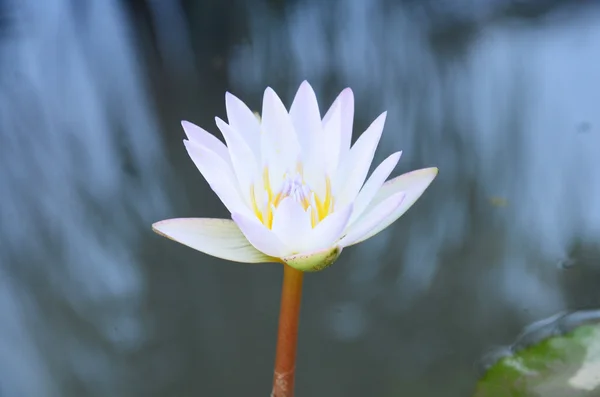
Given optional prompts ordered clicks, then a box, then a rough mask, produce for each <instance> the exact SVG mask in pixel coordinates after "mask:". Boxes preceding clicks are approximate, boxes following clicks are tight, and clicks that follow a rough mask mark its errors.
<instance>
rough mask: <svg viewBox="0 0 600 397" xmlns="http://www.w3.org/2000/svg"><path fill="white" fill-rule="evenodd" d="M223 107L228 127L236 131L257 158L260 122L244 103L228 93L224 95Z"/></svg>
mask: <svg viewBox="0 0 600 397" xmlns="http://www.w3.org/2000/svg"><path fill="white" fill-rule="evenodd" d="M225 106H226V108H227V120H228V121H229V125H230V126H231V128H233V129H234V130H236V131H238V133H239V134H240V135H241V136H242V138H244V140H245V141H246V143H247V145H248V146H249V147H250V148H251V149H252V151H253V152H254V154H255V155H256V156H258V155H259V154H260V122H259V121H258V119H257V118H256V116H255V115H254V113H253V112H252V110H250V108H248V106H246V104H245V103H244V102H242V101H241V100H240V99H238V98H237V97H236V96H235V95H233V94H231V93H229V92H227V93H226V94H225Z"/></svg>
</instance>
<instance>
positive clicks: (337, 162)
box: [153, 81, 437, 271]
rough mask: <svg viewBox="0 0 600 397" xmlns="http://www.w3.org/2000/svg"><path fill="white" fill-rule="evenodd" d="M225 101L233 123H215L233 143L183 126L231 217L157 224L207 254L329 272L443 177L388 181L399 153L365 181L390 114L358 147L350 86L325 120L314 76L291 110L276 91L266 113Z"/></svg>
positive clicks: (430, 172) (421, 173) (422, 173)
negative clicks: (343, 255)
mask: <svg viewBox="0 0 600 397" xmlns="http://www.w3.org/2000/svg"><path fill="white" fill-rule="evenodd" d="M225 102H226V108H227V118H228V123H226V122H225V121H223V120H221V119H220V118H216V124H217V126H218V128H219V130H221V133H222V134H223V137H224V138H225V142H226V145H225V144H224V143H223V142H221V141H220V140H219V139H218V138H216V137H214V136H213V135H211V134H210V133H209V132H207V131H205V130H203V129H202V128H200V127H198V126H196V125H194V124H191V123H189V122H186V121H184V122H182V125H183V129H184V130H185V133H186V135H187V138H188V139H187V140H184V143H185V147H186V149H187V151H188V154H189V155H190V157H191V158H192V160H193V162H194V163H195V165H196V166H197V167H198V169H199V170H200V172H201V173H202V175H203V176H204V178H205V179H206V180H207V182H208V183H209V185H210V187H211V188H212V190H213V191H214V192H215V193H216V194H217V195H218V196H219V198H220V199H221V201H222V202H223V204H224V205H225V206H226V207H227V209H228V210H229V212H230V213H231V218H232V219H209V218H179V219H168V220H164V221H160V222H157V223H155V224H154V225H153V228H154V230H155V231H156V232H157V233H159V234H161V235H164V236H166V237H168V238H170V239H173V240H175V241H178V242H180V243H182V244H184V245H187V246H189V247H191V248H194V249H196V250H199V251H202V252H204V253H206V254H209V255H213V256H216V257H219V258H223V259H227V260H231V261H237V262H248V263H260V262H283V263H286V264H288V265H289V266H291V267H293V268H296V269H298V270H302V271H316V270H320V269H323V268H325V267H327V266H329V265H331V264H332V263H333V262H334V261H335V260H336V259H337V258H338V256H339V254H340V253H341V251H342V249H343V248H345V247H348V246H351V245H353V244H357V243H359V242H361V241H364V240H366V239H368V238H370V237H372V236H374V235H375V234H377V233H379V232H380V231H382V230H383V229H385V228H386V227H387V226H389V225H390V224H391V223H392V222H394V221H395V220H396V219H398V218H399V217H400V216H401V215H402V214H404V213H405V212H406V211H407V210H408V209H409V208H410V207H411V206H412V205H413V204H414V202H415V201H416V200H417V199H418V198H419V197H420V196H421V194H422V193H423V192H424V191H425V189H426V188H427V187H428V186H429V184H430V183H431V182H432V181H433V179H434V178H435V176H436V175H437V168H424V169H420V170H416V171H412V172H408V173H406V174H403V175H400V176H398V177H396V178H393V179H391V180H388V181H387V182H386V180H387V178H388V177H389V176H390V174H391V173H392V171H393V170H394V168H395V166H396V164H397V163H398V161H399V159H400V155H401V152H396V153H393V154H392V155H390V156H389V157H387V158H386V159H385V160H384V161H383V162H382V163H381V164H379V166H378V167H377V168H376V169H375V170H374V171H373V172H372V173H371V175H370V176H369V177H368V178H367V175H368V172H369V168H370V166H371V162H372V161H373V156H374V153H375V149H376V148H377V145H378V143H379V140H380V138H381V134H382V131H383V127H384V123H385V119H386V113H385V112H384V113H383V114H381V115H380V116H379V117H378V118H377V119H376V120H375V121H373V123H372V124H371V125H370V126H369V127H368V128H367V130H366V131H365V132H364V133H362V135H361V136H360V137H359V138H358V140H357V141H356V143H355V144H354V145H352V146H351V137H352V124H353V118H354V96H353V93H352V91H351V90H350V89H349V88H347V89H345V90H343V91H342V92H341V94H340V95H339V96H338V97H337V99H336V100H335V101H334V103H333V105H332V106H331V108H330V109H329V110H328V111H327V112H326V114H325V116H323V117H322V118H321V114H320V111H319V106H318V103H317V98H316V95H315V93H314V91H313V89H312V87H311V86H310V85H309V84H308V82H306V81H305V82H303V83H302V84H301V85H300V88H299V89H298V92H297V93H296V96H295V98H294V100H293V103H292V105H291V107H290V110H289V112H288V111H287V110H286V107H285V106H284V104H283V103H282V101H281V99H279V97H278V96H277V94H276V93H275V91H273V90H272V89H271V88H267V89H266V90H265V93H264V98H263V104H262V118H260V119H259V118H257V117H256V116H255V115H254V114H253V112H252V111H251V110H250V109H249V108H248V107H247V106H246V105H245V104H244V103H243V102H242V101H241V100H239V99H238V98H236V97H235V96H233V95H232V94H230V93H227V94H226V96H225ZM365 181H366V182H365Z"/></svg>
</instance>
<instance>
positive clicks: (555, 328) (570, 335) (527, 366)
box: [473, 310, 600, 397]
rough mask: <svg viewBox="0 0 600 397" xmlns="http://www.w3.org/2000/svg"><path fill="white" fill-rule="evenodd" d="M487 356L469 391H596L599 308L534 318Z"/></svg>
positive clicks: (508, 396) (526, 396)
mask: <svg viewBox="0 0 600 397" xmlns="http://www.w3.org/2000/svg"><path fill="white" fill-rule="evenodd" d="M488 361H491V365H488V366H487V368H486V372H485V374H484V376H483V377H482V378H481V380H480V381H479V383H478V384H477V387H476V390H475V394H474V396H473V397H598V396H600V310H589V311H579V312H573V313H561V314H558V315H556V316H553V317H551V318H548V319H545V320H542V321H540V322H537V323H535V324H533V325H531V326H529V327H527V328H526V329H525V330H524V332H523V333H522V334H521V335H520V336H519V337H518V338H517V341H516V342H515V343H514V344H513V345H511V346H508V347H505V348H502V349H500V350H498V351H496V352H494V353H493V354H492V355H491V357H490V359H489V360H488Z"/></svg>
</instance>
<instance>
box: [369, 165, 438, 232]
mask: <svg viewBox="0 0 600 397" xmlns="http://www.w3.org/2000/svg"><path fill="white" fill-rule="evenodd" d="M437 173H438V169H437V168H435V167H433V168H423V169H420V170H416V171H411V172H407V173H406V174H402V175H400V176H397V177H396V178H394V179H391V180H389V181H387V182H386V183H384V184H383V186H382V187H381V189H379V191H378V192H377V194H376V195H375V198H374V199H373V201H372V202H371V204H370V205H369V208H374V207H375V206H377V205H378V204H379V203H381V202H384V201H385V200H387V199H388V197H390V196H393V195H394V194H397V193H398V192H403V193H404V194H405V195H406V197H405V198H404V200H403V201H402V204H401V205H400V206H399V207H398V208H396V209H395V210H394V211H393V212H392V213H391V214H390V215H389V216H388V217H386V218H385V219H384V220H382V221H381V223H380V224H379V225H377V227H375V228H374V229H373V230H371V231H370V232H369V233H367V234H366V235H365V236H363V237H362V238H361V239H360V240H358V241H357V243H360V242H361V241H364V240H366V239H368V238H370V237H372V236H374V235H376V234H377V233H379V232H380V231H382V230H383V229H385V228H386V227H388V226H389V225H391V224H392V223H393V222H394V221H395V220H396V219H398V218H400V217H401V216H402V215H404V213H405V212H406V211H408V209H409V208H410V207H411V206H412V205H413V204H414V203H415V201H417V200H418V199H419V197H421V195H422V194H423V192H424V191H425V189H427V187H428V186H429V185H430V184H431V182H432V181H433V180H434V178H435V177H436V175H437ZM367 211H369V209H367ZM367 211H366V212H367ZM357 222H358V221H357Z"/></svg>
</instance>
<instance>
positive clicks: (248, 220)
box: [231, 213, 288, 258]
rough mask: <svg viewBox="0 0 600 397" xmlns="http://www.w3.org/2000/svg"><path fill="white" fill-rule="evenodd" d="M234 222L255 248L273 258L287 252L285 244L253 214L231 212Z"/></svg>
mask: <svg viewBox="0 0 600 397" xmlns="http://www.w3.org/2000/svg"><path fill="white" fill-rule="evenodd" d="M231 217H232V218H233V220H234V222H235V223H236V224H237V225H238V226H239V228H240V230H241V231H242V233H244V236H246V238H247V239H248V241H250V244H252V245H253V246H254V248H256V249H257V250H259V251H261V252H264V253H265V254H267V255H270V256H273V257H275V258H279V257H282V256H284V255H286V254H287V253H288V249H287V248H286V246H285V245H284V244H283V243H282V242H281V240H279V238H278V237H277V236H276V235H275V233H273V232H272V231H271V230H269V229H268V228H267V227H266V226H265V225H263V224H262V223H260V222H259V221H258V219H257V218H256V217H254V216H245V215H242V214H237V213H233V214H231Z"/></svg>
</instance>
